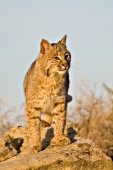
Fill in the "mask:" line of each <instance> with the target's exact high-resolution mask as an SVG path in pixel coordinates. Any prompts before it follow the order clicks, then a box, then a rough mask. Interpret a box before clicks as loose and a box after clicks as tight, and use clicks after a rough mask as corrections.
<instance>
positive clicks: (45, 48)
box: [40, 39, 51, 54]
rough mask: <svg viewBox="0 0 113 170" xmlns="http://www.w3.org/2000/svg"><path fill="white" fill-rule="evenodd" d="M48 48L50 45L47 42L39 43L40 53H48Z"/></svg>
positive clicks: (43, 40)
mask: <svg viewBox="0 0 113 170" xmlns="http://www.w3.org/2000/svg"><path fill="white" fill-rule="evenodd" d="M50 47H51V44H50V43H49V42H48V41H47V40H45V39H42V41H41V43H40V52H41V53H43V54H45V53H46V52H47V51H49V49H50Z"/></svg>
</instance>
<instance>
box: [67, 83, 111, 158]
mask: <svg viewBox="0 0 113 170" xmlns="http://www.w3.org/2000/svg"><path fill="white" fill-rule="evenodd" d="M76 92H77V93H76V106H75V109H74V111H71V113H70V115H69V119H71V120H72V119H73V122H74V124H75V128H76V130H77V132H78V135H79V136H81V137H84V138H90V139H91V140H92V141H93V142H95V143H96V144H97V145H98V146H99V147H100V148H102V150H103V152H105V153H106V154H107V155H108V156H110V157H111V158H112V159H113V143H112V141H113V90H112V89H110V88H109V87H108V86H107V85H105V84H103V86H102V94H101V95H100V96H98V97H97V95H96V92H95V90H92V89H90V88H89V87H88V85H87V84H86V83H84V82H82V84H80V85H79V88H78V89H77V90H76ZM76 117H77V118H79V119H78V120H79V121H76Z"/></svg>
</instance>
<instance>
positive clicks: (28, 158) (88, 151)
mask: <svg viewBox="0 0 113 170" xmlns="http://www.w3.org/2000/svg"><path fill="white" fill-rule="evenodd" d="M67 133H68V134H67V135H68V136H69V137H70V138H71V141H72V143H71V144H70V145H68V146H64V147H60V146H51V145H50V141H51V139H52V137H53V129H52V127H49V128H47V127H46V128H42V145H43V150H42V151H41V152H38V153H36V154H34V155H30V154H29V135H28V133H27V128H25V127H16V128H12V129H10V130H9V131H7V132H6V133H5V134H4V135H3V136H2V138H1V139H0V148H2V149H4V150H5V149H8V146H9V145H11V147H12V151H15V150H16V152H15V154H14V155H12V158H11V156H10V157H7V155H8V154H9V153H10V152H9V153H8V154H7V153H6V155H5V157H3V158H4V161H2V162H0V170H31V169H32V170H46V169H47V170H82V169H84V170H113V163H112V160H111V158H109V157H107V156H106V155H105V154H104V153H103V152H102V151H101V149H99V148H97V147H96V146H95V144H94V143H93V142H92V141H91V140H88V139H87V140H86V139H83V138H80V137H77V136H76V132H75V130H74V129H73V128H72V127H68V128H67ZM19 139H21V140H19ZM10 155H11V153H10ZM7 158H10V159H7ZM6 159H7V160H6Z"/></svg>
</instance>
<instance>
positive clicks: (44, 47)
mask: <svg viewBox="0 0 113 170" xmlns="http://www.w3.org/2000/svg"><path fill="white" fill-rule="evenodd" d="M66 38H67V36H66V35H65V36H64V37H63V38H62V39H61V40H60V41H59V42H58V43H52V44H50V43H49V42H48V41H47V40H45V39H42V41H41V44H40V56H41V57H40V59H41V58H43V64H44V69H45V72H46V74H47V75H48V76H49V75H53V74H54V73H58V74H63V75H65V74H66V73H67V71H68V69H69V67H70V62H71V54H70V52H69V51H68V50H67V47H66Z"/></svg>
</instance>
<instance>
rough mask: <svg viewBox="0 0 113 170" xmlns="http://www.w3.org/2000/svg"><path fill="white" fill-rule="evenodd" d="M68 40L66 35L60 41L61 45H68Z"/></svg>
mask: <svg viewBox="0 0 113 170" xmlns="http://www.w3.org/2000/svg"><path fill="white" fill-rule="evenodd" d="M66 39H67V35H65V36H64V37H63V38H62V39H61V40H60V41H59V43H60V44H64V45H65V44H66Z"/></svg>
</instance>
